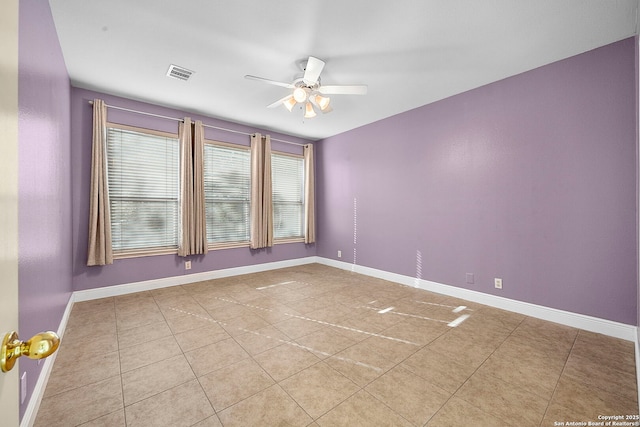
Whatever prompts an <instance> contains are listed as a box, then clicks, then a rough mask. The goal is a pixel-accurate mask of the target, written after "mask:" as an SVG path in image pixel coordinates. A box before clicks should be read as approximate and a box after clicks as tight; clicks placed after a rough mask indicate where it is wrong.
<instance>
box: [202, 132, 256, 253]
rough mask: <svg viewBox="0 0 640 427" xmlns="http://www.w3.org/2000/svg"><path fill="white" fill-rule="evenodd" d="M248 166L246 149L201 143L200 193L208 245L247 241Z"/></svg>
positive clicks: (248, 154)
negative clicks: (203, 201) (202, 195)
mask: <svg viewBox="0 0 640 427" xmlns="http://www.w3.org/2000/svg"><path fill="white" fill-rule="evenodd" d="M250 163H251V159H250V153H249V150H248V149H244V148H232V147H227V146H222V145H214V144H211V143H207V144H205V146H204V192H205V211H206V217H207V240H208V241H209V242H212V243H241V242H242V243H244V242H248V241H249V227H250V225H249V205H250V200H251V180H250V173H251V164H250Z"/></svg>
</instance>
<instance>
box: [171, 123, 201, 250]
mask: <svg viewBox="0 0 640 427" xmlns="http://www.w3.org/2000/svg"><path fill="white" fill-rule="evenodd" d="M178 138H179V140H180V231H179V233H180V238H179V239H178V242H179V243H178V255H179V256H189V255H197V254H206V253H207V252H208V248H207V230H206V218H205V210H204V209H205V206H204V170H203V169H204V128H203V126H202V122H201V121H199V120H198V121H196V123H195V124H194V123H192V122H191V119H190V118H189V117H185V119H184V121H183V122H181V123H180V128H179V131H178Z"/></svg>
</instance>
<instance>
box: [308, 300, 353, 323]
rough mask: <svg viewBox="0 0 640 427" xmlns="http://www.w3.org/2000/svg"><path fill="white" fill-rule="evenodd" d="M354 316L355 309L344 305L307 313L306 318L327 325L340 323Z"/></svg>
mask: <svg viewBox="0 0 640 427" xmlns="http://www.w3.org/2000/svg"><path fill="white" fill-rule="evenodd" d="M353 315H354V312H353V309H352V308H351V307H347V306H345V305H342V304H334V305H328V306H326V307H324V308H320V309H318V310H314V311H311V312H309V313H305V317H308V318H310V319H313V320H319V321H322V322H327V323H340V322H341V321H342V320H343V319H346V318H349V317H351V316H353Z"/></svg>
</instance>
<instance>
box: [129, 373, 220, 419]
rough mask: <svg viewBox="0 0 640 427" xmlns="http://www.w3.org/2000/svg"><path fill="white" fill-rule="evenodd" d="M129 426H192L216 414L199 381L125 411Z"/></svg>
mask: <svg viewBox="0 0 640 427" xmlns="http://www.w3.org/2000/svg"><path fill="white" fill-rule="evenodd" d="M125 414H126V417H127V426H128V427H135V426H143V427H148V426H154V427H160V426H167V427H181V426H185V427H187V426H191V425H193V424H195V423H197V422H200V421H202V420H204V419H206V418H209V417H211V416H212V415H214V414H215V412H214V410H213V408H212V407H211V404H210V403H209V400H208V399H207V396H206V395H205V394H204V391H202V387H200V383H198V381H197V380H192V381H189V382H187V383H185V384H182V385H179V386H177V387H174V388H172V389H169V390H167V391H164V392H162V393H160V394H156V395H155V396H152V397H150V398H148V399H145V400H142V401H140V402H137V403H134V404H133V405H130V406H127V407H125Z"/></svg>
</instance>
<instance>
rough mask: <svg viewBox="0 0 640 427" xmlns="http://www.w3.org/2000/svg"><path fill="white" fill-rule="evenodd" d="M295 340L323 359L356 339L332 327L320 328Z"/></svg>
mask: <svg viewBox="0 0 640 427" xmlns="http://www.w3.org/2000/svg"><path fill="white" fill-rule="evenodd" d="M296 342H297V343H298V344H300V345H303V346H305V347H306V348H307V349H308V350H309V351H311V352H312V353H313V354H314V355H316V356H317V357H319V358H321V359H324V358H326V357H329V356H331V355H334V354H336V353H338V352H340V351H342V350H344V349H346V348H349V347H351V346H352V345H354V344H356V341H354V340H352V339H351V338H348V337H346V336H344V335H342V334H340V333H338V332H336V331H335V330H334V329H332V328H327V327H325V328H322V329H320V330H318V331H316V332H313V333H311V334H308V335H305V336H303V337H300V338H298V339H296Z"/></svg>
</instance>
